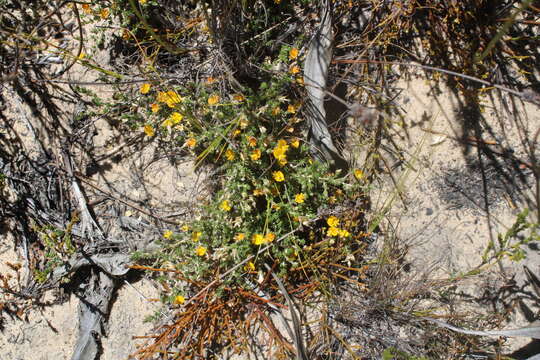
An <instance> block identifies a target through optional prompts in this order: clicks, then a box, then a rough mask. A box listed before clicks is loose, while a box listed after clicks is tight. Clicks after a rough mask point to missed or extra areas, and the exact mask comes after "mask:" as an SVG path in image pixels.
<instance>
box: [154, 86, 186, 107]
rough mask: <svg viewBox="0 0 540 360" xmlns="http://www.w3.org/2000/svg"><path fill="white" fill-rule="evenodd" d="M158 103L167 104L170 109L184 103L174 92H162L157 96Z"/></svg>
mask: <svg viewBox="0 0 540 360" xmlns="http://www.w3.org/2000/svg"><path fill="white" fill-rule="evenodd" d="M157 101H158V102H161V103H165V104H167V106H168V107H170V108H174V107H175V106H176V104H179V103H180V102H181V101H182V98H181V97H180V95H178V94H177V93H176V91H173V90H169V91H167V92H162V91H160V92H158V95H157Z"/></svg>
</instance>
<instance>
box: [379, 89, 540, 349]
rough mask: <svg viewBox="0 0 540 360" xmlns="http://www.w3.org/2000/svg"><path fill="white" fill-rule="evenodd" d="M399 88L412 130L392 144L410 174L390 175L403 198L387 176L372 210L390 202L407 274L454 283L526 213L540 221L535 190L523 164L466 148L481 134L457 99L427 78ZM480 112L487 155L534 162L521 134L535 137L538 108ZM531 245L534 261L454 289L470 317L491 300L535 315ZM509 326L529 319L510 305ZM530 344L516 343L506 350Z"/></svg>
mask: <svg viewBox="0 0 540 360" xmlns="http://www.w3.org/2000/svg"><path fill="white" fill-rule="evenodd" d="M398 87H400V88H402V89H403V92H402V95H401V96H400V98H399V99H398V102H399V104H400V105H401V106H403V108H402V110H403V111H404V113H405V121H404V123H405V124H406V128H404V127H402V126H399V124H396V125H394V126H393V127H392V130H391V131H393V134H394V135H393V136H392V139H393V140H394V141H395V142H396V143H397V144H398V146H399V147H401V148H402V149H404V150H405V153H404V158H405V163H406V164H408V165H410V167H409V168H407V166H402V167H400V168H399V169H401V170H398V171H395V172H394V173H393V175H394V177H395V178H396V181H397V182H398V183H399V184H400V189H401V195H400V196H398V195H397V194H396V192H395V190H394V189H395V187H394V186H393V182H392V181H391V180H390V179H389V177H388V176H383V178H382V179H381V182H380V183H379V186H378V188H377V189H376V190H375V191H373V193H372V196H373V198H372V200H373V203H374V209H375V210H377V211H379V212H380V211H384V209H385V207H386V206H387V205H388V204H389V201H390V199H393V207H392V208H391V210H390V212H389V216H388V218H387V221H386V222H385V225H386V227H387V229H394V232H395V236H397V237H398V238H399V239H400V241H403V242H405V243H407V244H410V245H411V247H410V250H409V253H408V255H407V258H406V262H407V264H408V265H407V266H406V267H404V268H405V269H406V270H407V271H408V272H410V273H419V274H420V273H426V272H427V275H428V278H431V279H437V278H438V279H445V278H446V279H448V278H450V277H452V276H456V275H458V274H462V273H466V272H467V271H469V270H472V269H474V268H475V267H476V266H478V265H480V264H481V261H482V255H483V254H484V251H485V249H486V247H487V246H488V243H489V241H490V240H493V241H495V242H496V241H497V236H498V235H499V234H504V233H505V232H506V231H507V230H508V228H509V227H510V226H512V225H513V224H514V222H515V220H516V216H517V214H518V213H519V212H520V211H522V210H523V209H524V208H527V207H528V208H530V209H531V216H530V217H529V219H530V220H532V221H534V218H535V217H536V211H538V205H537V204H535V202H534V200H533V199H534V198H533V193H532V191H531V190H532V188H533V184H534V178H533V176H532V174H531V171H530V170H529V169H527V168H524V167H523V166H520V164H519V163H516V162H512V161H510V160H508V159H507V160H505V159H504V158H503V157H500V156H497V155H494V156H493V157H492V158H489V157H488V156H486V155H481V156H479V154H478V151H477V149H476V147H475V146H474V144H475V142H474V141H462V140H463V139H466V138H470V137H475V136H476V134H475V133H474V132H472V131H471V132H467V128H468V127H469V126H470V124H468V123H467V122H472V121H473V120H472V119H470V118H468V117H467V116H468V114H467V113H466V112H464V111H463V104H462V103H460V99H459V98H458V97H456V96H455V95H454V94H453V93H452V92H451V91H449V90H448V89H445V88H442V91H441V92H440V93H439V94H438V95H437V91H434V90H433V89H432V88H431V87H430V86H429V85H428V84H427V83H426V82H424V81H423V80H413V81H410V82H401V83H400V84H398ZM506 99H507V100H508V98H506ZM461 101H462V100H461ZM483 105H484V106H485V107H484V112H482V113H481V115H480V120H479V122H480V125H479V127H480V128H481V129H482V130H481V133H482V139H483V140H484V141H486V142H487V143H488V144H490V145H487V148H488V149H489V150H492V151H493V152H500V151H502V150H503V149H511V151H512V152H513V155H515V156H516V157H517V158H520V159H523V160H525V161H526V160H528V158H527V156H526V154H525V148H524V146H523V144H522V142H521V140H520V139H521V137H522V136H523V134H522V133H520V131H519V129H523V128H525V129H526V130H527V131H528V133H529V134H531V133H533V134H534V131H535V130H536V129H537V128H538V124H540V113H539V112H538V108H537V107H536V106H535V105H533V104H528V103H526V104H525V105H523V104H521V103H520V104H517V109H518V111H517V112H514V113H513V114H510V113H506V112H505V111H504V104H502V103H499V102H497V101H496V102H495V103H493V102H491V101H490V100H489V99H488V98H486V99H485V101H484V102H483ZM517 121H523V123H522V124H523V125H518V124H517ZM391 158H392V157H391V156H390V155H388V159H391ZM390 163H391V161H390ZM486 203H487V206H486ZM514 243H515V240H514ZM533 245H534V244H533ZM533 245H531V246H524V247H523V248H524V250H525V251H526V252H527V255H528V256H527V259H525V260H524V261H522V262H519V263H516V262H512V261H509V260H508V259H507V258H505V259H504V260H503V261H502V262H501V264H500V265H499V264H495V265H494V266H491V267H490V268H489V269H488V270H486V271H485V272H483V273H482V274H481V275H480V276H479V277H477V278H474V280H471V281H466V282H463V283H461V284H460V285H459V286H458V289H457V290H456V293H459V292H461V294H460V296H461V299H476V300H477V302H476V303H474V301H471V302H470V303H471V304H472V305H468V307H466V308H465V310H464V311H468V312H469V314H471V313H473V312H475V313H483V312H485V311H486V310H487V311H491V310H492V307H491V305H488V301H486V298H487V297H489V296H492V297H494V298H493V299H492V300H493V302H495V303H497V304H498V305H497V306H499V307H500V306H501V305H502V304H505V305H507V306H510V304H511V303H512V301H518V299H519V301H522V302H524V303H527V306H529V307H532V311H534V312H535V311H537V310H538V304H536V303H534V302H531V301H529V300H525V299H526V298H528V296H525V295H524V293H523V290H525V291H531V288H530V286H526V285H527V284H526V278H525V275H524V273H523V268H522V266H523V265H526V266H528V267H529V269H531V270H532V271H533V272H536V271H538V269H539V265H540V252H539V251H538V249H537V248H536V247H535V246H533ZM514 281H515V283H514ZM509 284H513V285H514V286H513V287H512V290H509V291H508V292H504V291H502V292H499V293H497V292H498V291H501V289H502V288H503V287H504V286H508V285H509ZM520 289H521V290H520ZM482 304H483V305H482ZM456 311H458V310H456ZM510 319H512V320H511V321H510V322H509V323H508V324H505V326H504V327H505V328H514V327H519V326H526V325H528V324H529V323H530V321H531V319H529V320H527V319H526V318H525V315H524V313H523V312H522V311H520V310H519V307H512V310H511V314H510ZM529 341H530V340H529V339H511V340H509V341H508V343H509V345H510V346H509V347H508V351H512V350H516V349H519V348H520V347H522V346H524V345H525V344H527V343H529ZM533 354H534V353H533ZM533 354H531V355H533Z"/></svg>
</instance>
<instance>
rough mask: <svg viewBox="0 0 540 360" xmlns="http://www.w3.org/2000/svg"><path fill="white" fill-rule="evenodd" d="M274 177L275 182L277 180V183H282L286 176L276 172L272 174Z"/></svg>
mask: <svg viewBox="0 0 540 360" xmlns="http://www.w3.org/2000/svg"><path fill="white" fill-rule="evenodd" d="M272 176H273V178H274V180H276V181H277V182H282V181H285V176H284V175H283V173H282V172H281V171H279V170H278V171H274V172H273V173H272Z"/></svg>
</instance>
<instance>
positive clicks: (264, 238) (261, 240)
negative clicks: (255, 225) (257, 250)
mask: <svg viewBox="0 0 540 360" xmlns="http://www.w3.org/2000/svg"><path fill="white" fill-rule="evenodd" d="M275 239H276V235H274V234H273V233H268V234H266V235H262V234H254V235H253V236H252V237H251V242H252V243H253V244H254V245H265V244H268V243H270V242H272V241H274V240H275Z"/></svg>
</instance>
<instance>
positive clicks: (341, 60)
mask: <svg viewBox="0 0 540 360" xmlns="http://www.w3.org/2000/svg"><path fill="white" fill-rule="evenodd" d="M333 62H334V63H341V64H381V65H399V66H415V67H419V68H422V69H424V70H431V71H439V72H442V73H445V74H448V75H453V76H457V77H460V78H463V79H467V80H471V81H475V82H477V83H480V84H484V85H487V86H491V87H494V88H496V89H499V90H502V91H506V92H508V93H510V94H513V95H516V96H519V97H521V98H523V97H524V94H523V93H521V92H519V91H516V90H512V89H509V88H507V87H504V86H501V85H497V84H493V83H491V82H489V81H485V80H482V79H478V78H475V77H474V76H469V75H465V74H460V73H458V72H455V71H451V70H446V69H441V68H437V67H434V66H429V65H422V64H415V63H405V62H398V61H380V60H367V59H366V60H364V59H359V60H354V59H336V60H334V61H333ZM526 100H527V99H526Z"/></svg>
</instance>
